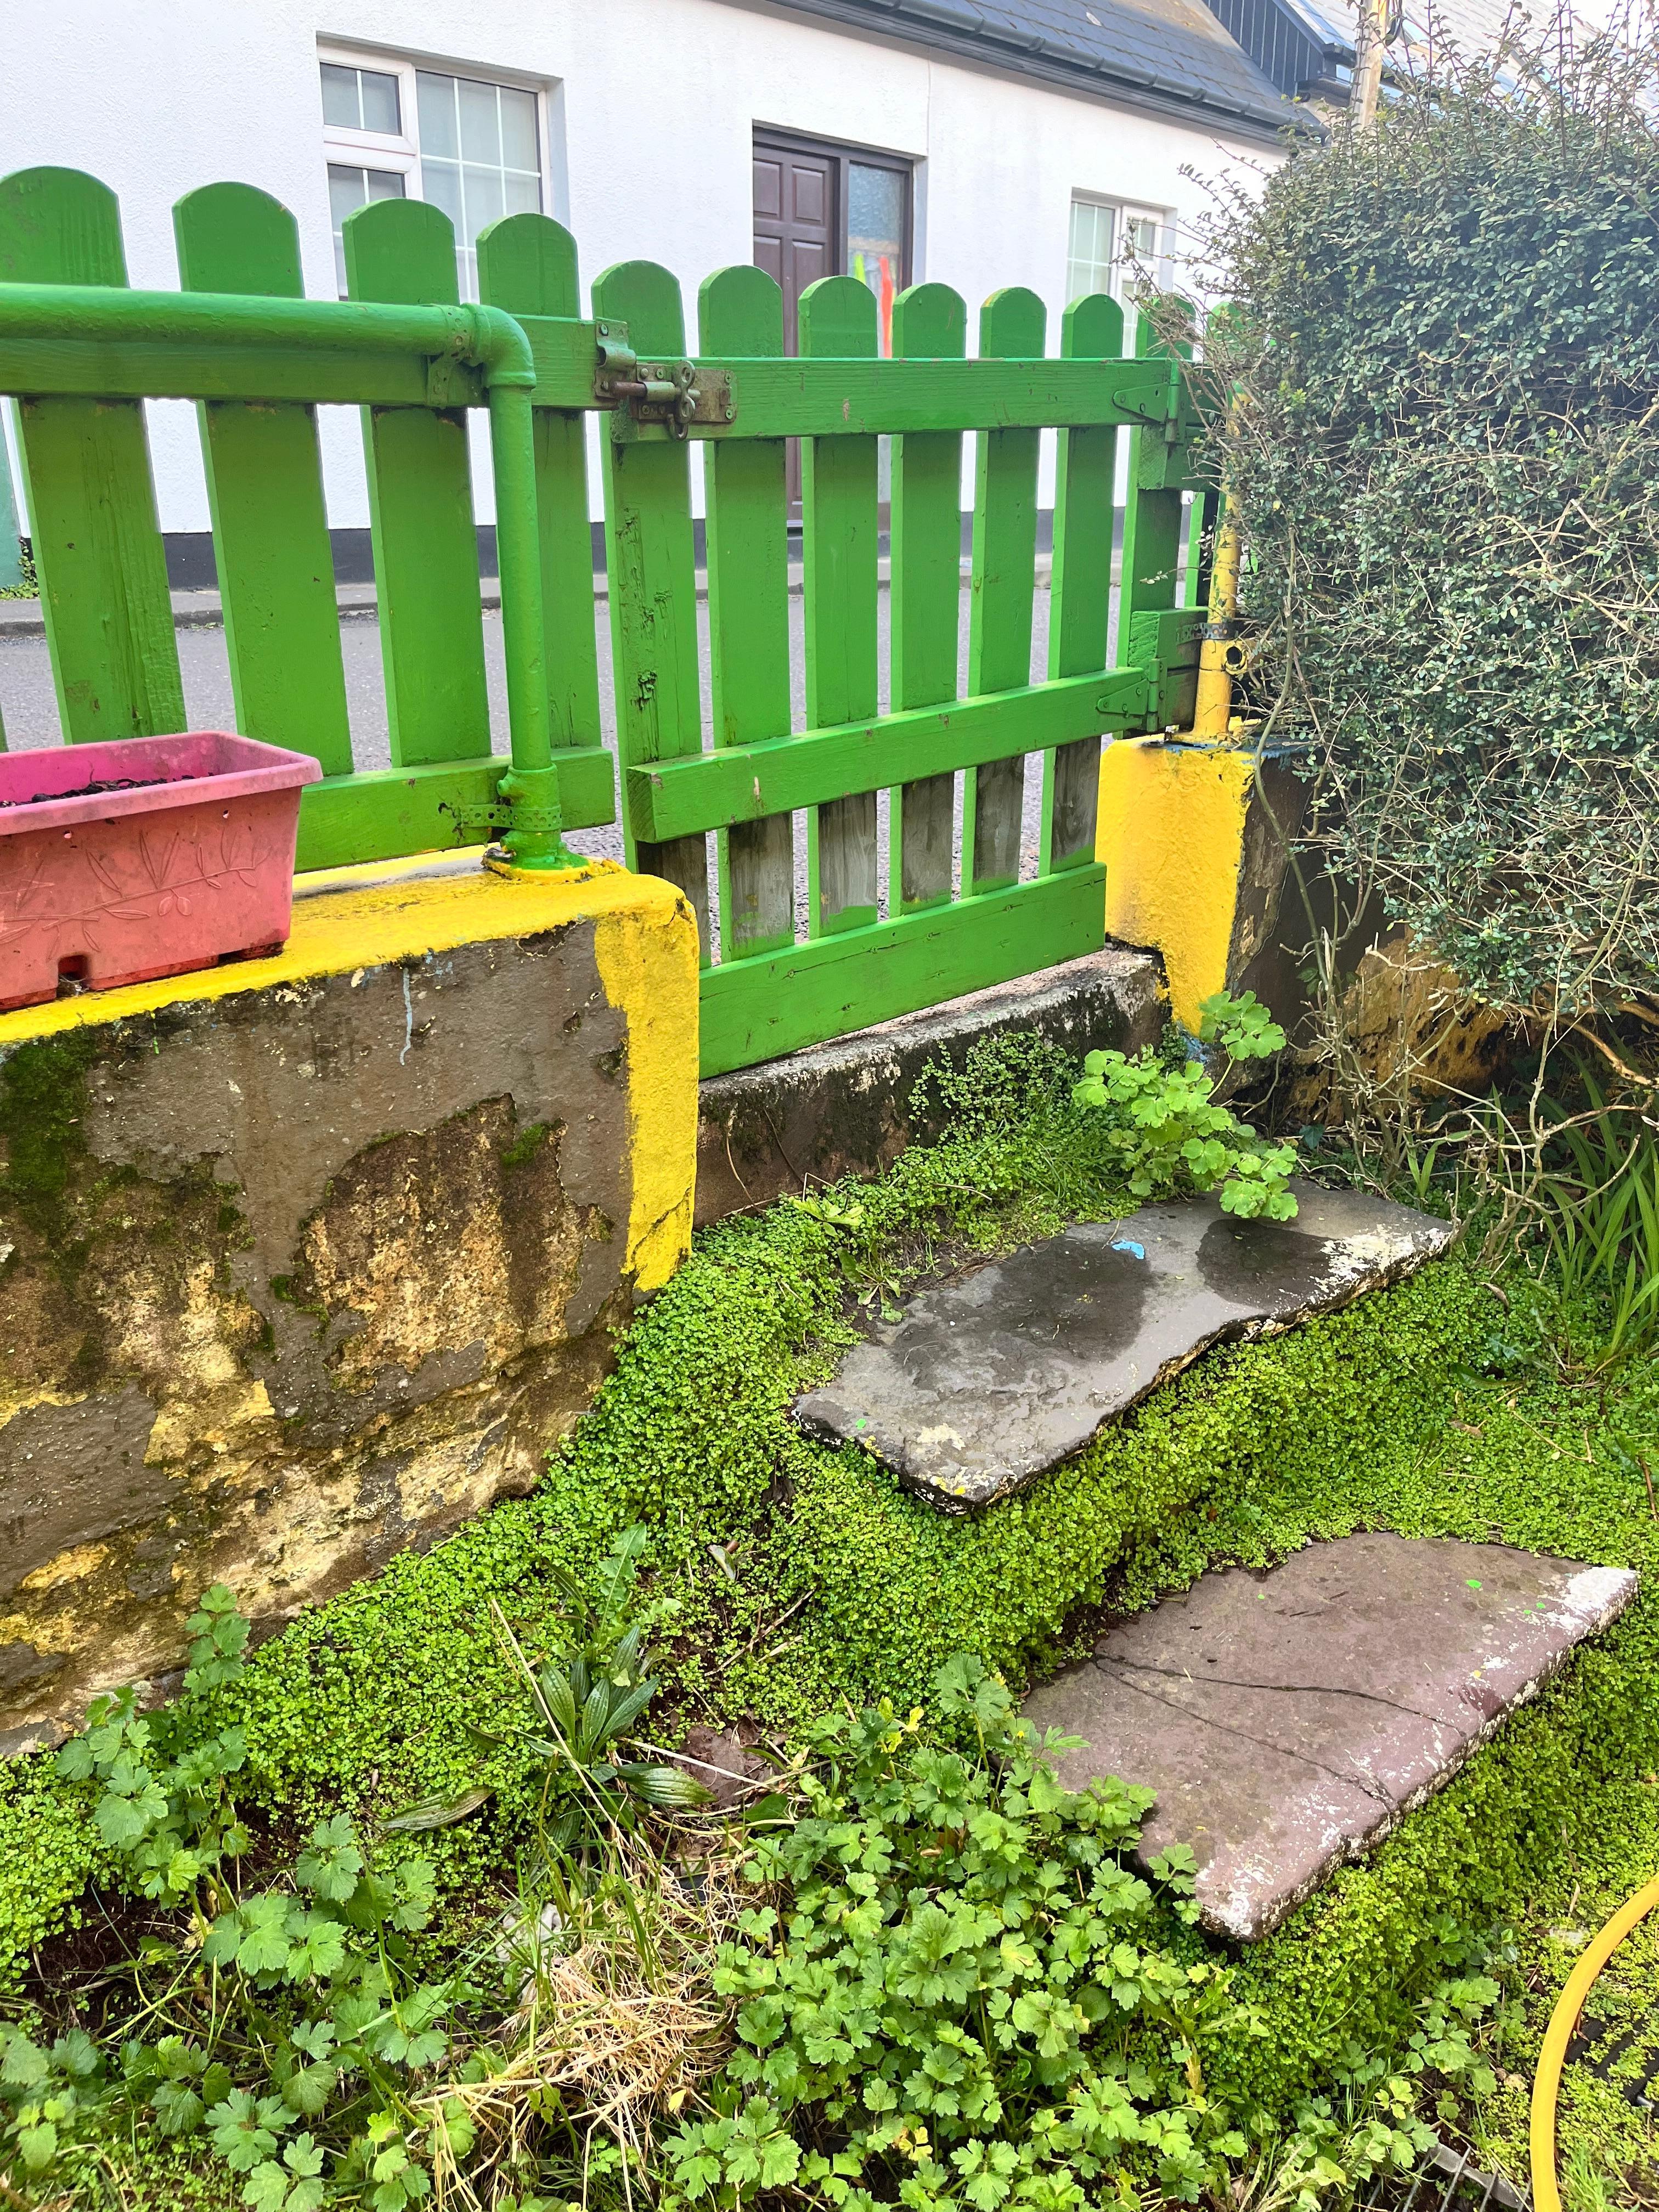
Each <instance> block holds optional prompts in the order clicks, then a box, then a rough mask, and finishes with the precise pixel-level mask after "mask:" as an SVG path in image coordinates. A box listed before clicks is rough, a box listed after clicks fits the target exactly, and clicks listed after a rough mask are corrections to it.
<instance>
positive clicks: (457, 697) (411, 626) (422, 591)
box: [344, 200, 491, 768]
mask: <svg viewBox="0 0 1659 2212" xmlns="http://www.w3.org/2000/svg"><path fill="white" fill-rule="evenodd" d="M344 240H345V264H346V283H347V287H348V289H349V293H350V296H351V297H352V298H353V299H354V300H380V301H398V302H401V303H402V304H404V305H405V306H410V305H426V304H433V305H436V306H453V304H454V303H455V301H457V299H458V298H459V284H458V280H457V274H456V266H455V234H454V230H453V227H452V226H451V223H450V221H449V218H448V216H447V215H445V214H444V212H443V210H441V208H435V207H432V206H429V205H428V204H427V203H426V202H425V201H422V200H375V201H373V202H371V204H369V205H368V206H367V207H362V208H359V209H358V210H356V213H355V214H354V215H349V216H347V217H346V221H345V226H344ZM363 415H364V422H363V448H364V459H365V461H366V464H367V466H368V506H369V520H370V524H371V526H372V530H373V535H374V580H375V586H376V591H377V595H378V598H379V602H380V655H381V659H382V662H383V664H384V666H385V670H386V721H387V726H388V730H389V732H390V737H391V744H392V763H393V765H394V767H398V768H411V767H418V766H420V765H422V763H430V762H438V761H446V762H447V761H465V760H473V759H477V758H478V757H480V756H484V755H488V754H489V751H490V750H491V747H490V737H489V692H488V691H487V690H486V689H485V684H484V658H483V600H482V594H481V592H480V588H479V583H478V541H477V528H476V526H475V523H474V520H473V510H472V477H471V466H470V464H469V458H468V452H467V422H466V410H465V408H461V407H453V408H450V407H369V408H365V410H363Z"/></svg>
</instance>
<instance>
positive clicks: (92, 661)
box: [0, 168, 185, 744]
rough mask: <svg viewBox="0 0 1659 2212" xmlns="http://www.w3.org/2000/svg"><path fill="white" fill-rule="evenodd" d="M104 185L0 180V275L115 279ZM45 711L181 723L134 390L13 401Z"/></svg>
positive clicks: (162, 727) (122, 260) (143, 723)
mask: <svg viewBox="0 0 1659 2212" xmlns="http://www.w3.org/2000/svg"><path fill="white" fill-rule="evenodd" d="M126 281H127V271H126V257H125V253H124V252H123V250H122V246H121V215H120V210H119V208H118V205H117V204H116V198H115V195H114V193H113V192H112V191H110V189H109V187H108V186H107V185H100V183H99V182H98V180H97V179H96V178H95V177H88V176H85V175H83V174H82V172H81V171H80V170H78V169H51V168H41V169H23V170H20V171H19V172H18V173H16V174H15V175H14V176H10V177H7V178H6V179H3V181H0V283H15V284H106V285H112V286H116V287H118V288H120V289H125V286H126ZM17 430H18V444H19V447H20V449H21V457H22V463H23V488H24V495H25V498H26V500H27V507H28V514H29V534H30V538H31V540H32V543H33V549H34V560H35V566H36V568H37V570H38V573H39V574H40V605H41V611H42V613H43V615H44V616H45V618H46V642H47V647H48V649H49V651H50V653H51V656H52V678H53V680H54V682H55V684H56V685H57V689H58V714H59V717H60V719H61V721H62V724H63V731H64V737H65V738H67V739H68V740H69V741H70V743H71V744H86V743H89V742H91V741H93V740H94V739H97V738H137V737H155V736H157V735H159V734H161V733H163V732H167V731H170V730H180V729H182V728H183V727H184V724H185V697H184V689H183V686H182V684H180V682H179V648H178V646H177V643H176V641H175V640H174V637H173V603H172V600H171V598H170V597H169V595H168V591H167V556H166V553H165V551H164V550H163V548H162V544H161V531H160V529H159V527H158V526H157V523H156V517H155V483H154V482H153V480H152V478H151V476H150V466H149V443H148V441H147V440H146V438H145V435H144V416H143V402H142V401H141V400H137V399H101V398H50V397H33V396H24V397H22V398H19V400H18V401H17Z"/></svg>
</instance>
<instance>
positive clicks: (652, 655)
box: [593, 261, 709, 966]
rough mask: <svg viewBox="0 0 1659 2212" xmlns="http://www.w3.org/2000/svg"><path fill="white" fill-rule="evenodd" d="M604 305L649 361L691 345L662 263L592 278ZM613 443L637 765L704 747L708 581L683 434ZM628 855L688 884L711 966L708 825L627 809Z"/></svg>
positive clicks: (609, 488)
mask: <svg viewBox="0 0 1659 2212" xmlns="http://www.w3.org/2000/svg"><path fill="white" fill-rule="evenodd" d="M593 312H594V314H595V315H596V316H597V317H598V318H599V319H600V320H601V321H605V322H616V323H626V324H627V325H628V331H629V344H630V345H631V346H632V347H633V348H634V349H635V353H636V354H637V355H638V356H639V359H640V361H641V363H644V364H647V365H649V364H650V363H651V362H652V361H653V357H658V358H660V359H663V360H666V361H672V360H675V359H678V358H679V357H680V356H683V355H684V351H685V319H684V313H683V311H682V308H681V306H680V288H679V285H678V283H677V282H676V280H675V279H674V277H673V276H671V275H670V273H669V272H668V270H666V269H661V268H659V267H658V266H657V264H655V263H654V262H651V261H624V262H622V263H619V264H617V267H615V268H614V269H608V270H606V271H605V274H604V276H601V277H600V278H599V282H598V283H596V284H595V285H594V287H593ZM625 427H626V426H625V425H624V424H623V423H621V422H613V423H612V424H611V435H610V436H609V437H607V438H606V439H605V447H604V453H605V562H606V568H607V572H608V574H609V577H610V586H611V667H612V674H613V677H614V680H615V687H616V696H617V752H618V756H619V758H620V762H621V766H622V771H623V791H624V793H626V790H627V786H628V771H629V769H630V768H631V767H636V766H639V765H641V764H642V763H646V762H648V761H657V760H670V759H672V758H673V757H675V756H676V755H677V754H679V753H695V752H700V751H701V750H702V702H701V699H700V697H699V694H698V680H697V584H696V555H695V552H694V550H693V544H692V537H691V477H690V462H689V459H688V456H687V453H686V448H685V446H684V442H683V441H680V440H678V439H675V438H671V437H670V436H669V435H667V434H666V433H665V432H662V433H659V435H658V436H657V437H656V438H654V439H652V438H638V439H631V438H626V437H623V436H619V435H617V433H618V431H619V430H622V429H623V428H625ZM623 818H624V823H625V824H626V827H627V836H628V864H629V866H630V867H634V868H642V869H645V870H647V872H649V873H651V874H653V875H658V876H663V877H665V878H667V880H668V881H669V882H670V883H672V884H678V886H679V888H680V889H681V890H683V891H684V893H685V896H686V897H687V898H688V899H689V900H690V902H691V907H692V909H693V911H694V912H695V913H696V917H697V936H698V943H699V945H700V946H701V948H702V960H703V963H704V965H705V966H707V965H708V954H709V932H708V848H707V844H706V842H705V840H704V838H703V836H702V834H701V833H699V834H697V835H696V836H687V837H677V838H674V839H672V840H671V841H670V842H667V843H665V844H660V845H658V844H652V843H649V842H644V841H641V840H640V839H638V838H636V837H635V834H634V829H633V825H632V823H631V821H629V818H628V811H627V809H626V808H624V816H623Z"/></svg>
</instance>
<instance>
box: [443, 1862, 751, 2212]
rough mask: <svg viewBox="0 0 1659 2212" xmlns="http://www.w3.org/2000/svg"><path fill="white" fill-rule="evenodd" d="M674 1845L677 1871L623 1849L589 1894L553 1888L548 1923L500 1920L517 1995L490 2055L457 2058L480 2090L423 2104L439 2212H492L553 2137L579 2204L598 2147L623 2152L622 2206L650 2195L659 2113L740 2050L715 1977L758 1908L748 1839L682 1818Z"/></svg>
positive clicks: (458, 2086)
mask: <svg viewBox="0 0 1659 2212" xmlns="http://www.w3.org/2000/svg"><path fill="white" fill-rule="evenodd" d="M677 1839H678V1843H679V1844H680V1850H679V1852H678V1856H677V1857H674V1858H673V1859H666V1858H664V1859H659V1858H657V1857H653V1855H652V1854H651V1853H650V1852H649V1850H647V1849H645V1848H644V1847H643V1846H641V1844H638V1843H637V1842H624V1841H623V1840H622V1839H618V1842H617V1857H616V1859H615V1860H614V1862H613V1863H612V1866H611V1869H610V1870H609V1871H608V1873H607V1875H606V1878H605V1881H604V1882H603V1883H602V1884H600V1885H599V1887H598V1888H597V1890H596V1892H595V1893H592V1894H589V1895H586V1896H581V1895H573V1894H571V1893H568V1891H565V1890H562V1889H560V1888H558V1887H557V1886H556V1887H555V1889H554V1892H553V1893H552V1894H551V1895H550V1898H549V1899H548V1900H547V1901H546V1902H545V1903H544V1904H543V1905H541V1906H540V1908H539V1909H538V1910H534V1911H526V1910H525V1909H523V1908H520V1909H519V1910H517V1911H515V1912H514V1913H513V1914H512V1915H509V1916H508V1917H507V1918H506V1919H505V1920H504V1921H503V1923H502V1927H501V1948H502V1950H503V1954H504V1955H506V1956H507V1958H508V1959H509V1960H510V1961H511V1963H512V1964H513V1965H515V1966H516V1965H518V1964H520V1962H521V1963H522V1966H523V1968H524V1972H525V1980H524V1985H523V1994H522V1997H521V2000H520V2005H519V2008H518V2010H517V2011H516V2012H515V2013H514V2014H513V2015H512V2017H511V2018H510V2019H509V2020H508V2021H507V2022H506V2023H504V2025H503V2026H502V2027H501V2028H500V2029H499V2030H497V2031H496V2033H495V2034H493V2035H492V2036H491V2037H490V2038H489V2040H488V2042H486V2043H481V2044H480V2045H477V2047H476V2050H475V2052H473V2053H471V2054H469V2053H466V2052H461V2053H459V2054H458V2055H459V2057H462V2058H465V2057H468V2056H477V2057H483V2060H484V2062H485V2063H486V2064H487V2065H488V2067H489V2073H488V2075H486V2078H485V2079H483V2081H461V2080H458V2079H457V2080H452V2081H450V2082H449V2083H448V2084H447V2085H446V2086H445V2087H443V2088H442V2089H441V2090H439V2091H438V2092H437V2093H435V2094H434V2095H433V2096H432V2097H431V2098H430V2099H428V2100H426V2105H427V2109H428V2112H429V2114H430V2117H431V2121H432V2125H433V2136H434V2144H435V2156H434V2161H433V2182H434V2190H435V2203H436V2205H437V2206H438V2207H440V2208H449V2207H453V2208H454V2212H494V2208H495V2206H496V2205H498V2204H499V2203H501V2202H502V2200H503V2199H504V2198H505V2197H507V2196H508V2195H509V2194H510V2193H512V2192H513V2191H514V2190H522V2188H523V2187H524V2186H525V2180H524V2175H525V2172H526V2167H527V2166H532V2165H533V2164H534V2162H535V2160H537V2158H538V2156H539V2155H541V2154H544V2152H545V2151H549V2150H556V2148H557V2142H558V2139H562V2141H563V2142H564V2143H566V2144H568V2145H569V2146H571V2147H572V2149H573V2157H572V2164H573V2166H580V2200H581V2202H582V2203H583V2204H584V2205H585V2204H586V2202H587V2184H588V2169H589V2165H590V2161H591V2159H592V2151H593V2147H594V2144H595V2142H596V2140H598V2139H603V2138H605V2137H606V2136H608V2137H610V2138H611V2139H612V2140H614V2142H616V2144H617V2146H618V2148H620V2151H621V2154H622V2163H621V2181H622V2192H623V2198H624V2201H625V2202H626V2203H628V2204H629V2205H630V2206H631V2205H632V2204H633V2203H634V2202H635V2197H636V2194H639V2193H645V2194H648V2191H649V2185H648V2183H647V2180H646V2176H647V2172H648V2170H649V2164H650V2149H651V2142H652V2136H653V2125H654V2122H655V2119H656V2118H657V2116H658V2115H659V2113H673V2112H678V2111H679V2109H680V2108H681V2106H683V2105H684V2102H685V2100H686V2099H687V2098H688V2097H689V2096H690V2094H691V2093H693V2092H694V2091H695V2089H696V2086H697V2084H698V2083H699V2082H701V2081H704V2080H705V2079H707V2077H708V2075H711V2074H713V2073H714V2072H715V2071H716V2070H717V2069H718V2068H719V2067H720V2063H721V2062H722V2060H723V2059H724V2057H725V2056H726V2052H727V2051H728V2050H729V2048H730V2045H731V2007H730V2006H729V2005H728V2003H727V2002H726V2000H724V1999H723V1998H721V1997H719V1996H716V1995H715V1993H714V1982H713V1972H712V1970H713V1967H714V1959H715V1955H716V1954H717V1953H718V1951H719V1949H720V1945H721V1944H722V1943H723V1942H726V1941H728V1940H729V1939H730V1937H731V1936H732V1935H733V1934H734V1933H735V1931H736V1928H737V1921H738V1913H739V1912H740V1911H743V1910H744V1909H745V1908H746V1907H748V1906H750V1905H755V1904H757V1902H759V1901H760V1899H759V1894H758V1893H757V1891H756V1890H755V1888H754V1887H752V1886H751V1885H744V1883H743V1882H742V1881H740V1879H739V1875H738V1868H739V1866H740V1865H741V1863H742V1859H743V1857H744V1838H743V1834H742V1832H741V1830H738V1831H736V1832H730V1831H728V1830H727V1829H726V1827H724V1826H717V1825H716V1824H714V1822H708V1823H702V1822H698V1823H692V1822H689V1821H688V1822H685V1823H683V1824H680V1825H679V1826H678V1831H677ZM457 2106H459V2107H460V2108H461V2109H462V2110H463V2111H464V2112H465V2115H466V2117H467V2118H468V2119H469V2120H470V2121H471V2124H472V2127H473V2129H474V2130H476V2140H475V2141H474V2142H473V2144H472V2146H471V2148H470V2149H469V2150H468V2152H467V2153H466V2154H465V2157H457V2156H456V2155H455V2154H453V2152H452V2150H451V2149H450V2147H449V2141H448V2135H447V2130H446V2126H445V2124H444V2114H445V2112H446V2108H447V2110H448V2111H449V2112H452V2113H453V2112H454V2110H455V2108H456V2107H457Z"/></svg>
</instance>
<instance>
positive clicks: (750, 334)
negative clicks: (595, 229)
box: [697, 263, 795, 960]
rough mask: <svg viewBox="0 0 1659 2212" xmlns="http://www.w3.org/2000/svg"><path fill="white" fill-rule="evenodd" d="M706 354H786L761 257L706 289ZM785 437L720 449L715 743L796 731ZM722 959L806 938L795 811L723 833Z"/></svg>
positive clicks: (700, 317)
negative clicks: (799, 904)
mask: <svg viewBox="0 0 1659 2212" xmlns="http://www.w3.org/2000/svg"><path fill="white" fill-rule="evenodd" d="M697 338H698V349H699V350H700V352H702V353H703V354H707V355H715V356H720V357H721V358H723V359H726V358H732V357H737V358H738V359H743V360H781V358H782V355H783V295H782V293H781V291H780V290H779V289H778V287H777V285H776V284H775V283H774V282H773V280H772V278H771V277H770V276H768V275H767V273H766V271H765V270H763V269H757V268H756V267H755V266H754V265H753V264H752V263H750V264H745V265H744V266H742V267H739V268H735V269H722V270H720V271H719V272H718V274H716V275H715V276H710V277H708V278H706V279H705V281H704V283H703V285H702V290H701V291H700V292H699V294H698V295H697ZM784 460H785V449H784V441H783V440H782V439H781V438H755V439H744V440H742V441H733V442H732V443H731V444H729V445H720V446H715V447H711V448H710V449H709V451H708V453H707V455H706V456H705V460H704V475H703V484H704V495H705V498H706V500H707V503H708V526H707V527H708V641H709V655H710V663H711V667H710V676H711V694H712V699H713V708H714V717H713V719H714V743H715V744H716V745H717V746H720V745H746V744H756V743H757V742H759V741H760V740H761V739H763V738H781V737H787V735H788V732H789V556H788V541H787V535H786V518H787V507H788V494H787V483H786V479H785V473H784ZM718 850H719V862H720V867H719V875H720V957H721V958H722V959H723V960H731V959H734V958H739V957H742V956H743V955H744V954H745V953H749V954H753V953H757V952H771V951H775V950H776V949H777V947H778V946H779V945H791V944H793V942H794V937H795V848H794V837H793V823H792V822H791V820H790V817H789V816H788V815H787V814H769V815H766V816H763V817H762V819H761V820H759V821H758V822H744V823H738V824H737V825H736V826H735V827H733V828H732V829H722V830H721V831H720V834H719V841H718Z"/></svg>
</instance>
